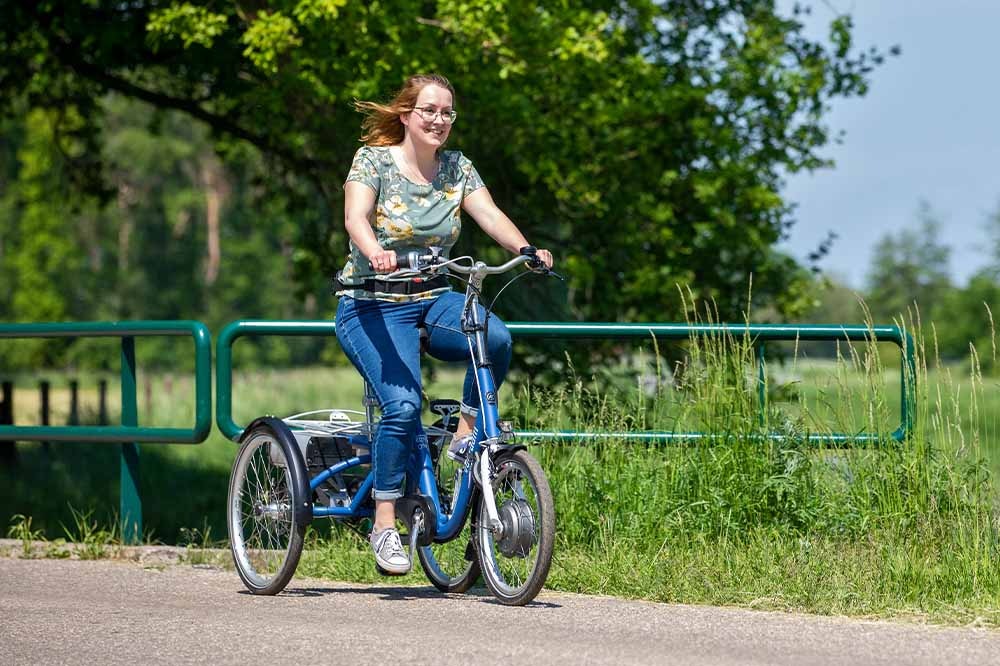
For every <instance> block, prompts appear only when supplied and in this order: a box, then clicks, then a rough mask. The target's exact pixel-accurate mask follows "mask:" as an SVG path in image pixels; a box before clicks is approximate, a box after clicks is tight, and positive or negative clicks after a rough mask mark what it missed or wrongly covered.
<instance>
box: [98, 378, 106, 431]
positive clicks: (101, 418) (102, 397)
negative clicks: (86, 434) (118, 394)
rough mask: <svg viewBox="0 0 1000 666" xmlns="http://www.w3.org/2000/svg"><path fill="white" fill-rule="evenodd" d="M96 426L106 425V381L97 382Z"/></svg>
mask: <svg viewBox="0 0 1000 666" xmlns="http://www.w3.org/2000/svg"><path fill="white" fill-rule="evenodd" d="M97 424H98V425H108V380H107V379H102V380H101V381H99V382H97Z"/></svg>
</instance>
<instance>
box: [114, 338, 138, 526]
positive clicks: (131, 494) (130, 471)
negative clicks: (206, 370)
mask: <svg viewBox="0 0 1000 666" xmlns="http://www.w3.org/2000/svg"><path fill="white" fill-rule="evenodd" d="M136 403H137V400H136V389H135V338H133V337H132V336H124V337H122V425H123V426H132V427H135V426H138V425H139V410H138V407H137V404H136ZM119 512H120V513H121V527H122V540H123V541H124V542H125V543H139V540H140V539H141V538H142V498H141V497H139V445H138V444H137V443H135V442H123V443H122V454H121V500H120V509H119Z"/></svg>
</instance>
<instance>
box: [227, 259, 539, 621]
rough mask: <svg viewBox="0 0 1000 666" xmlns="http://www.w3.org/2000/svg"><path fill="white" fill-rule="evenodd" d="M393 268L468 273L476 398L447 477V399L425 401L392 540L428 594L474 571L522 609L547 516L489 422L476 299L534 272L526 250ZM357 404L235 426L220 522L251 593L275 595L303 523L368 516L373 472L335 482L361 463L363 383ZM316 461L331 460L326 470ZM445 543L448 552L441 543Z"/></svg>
mask: <svg viewBox="0 0 1000 666" xmlns="http://www.w3.org/2000/svg"><path fill="white" fill-rule="evenodd" d="M400 264H401V265H403V266H407V265H408V266H409V267H410V268H409V269H408V270H407V269H405V268H404V269H403V270H401V271H398V272H397V273H396V274H393V275H394V276H395V277H399V278H404V277H412V275H413V273H414V272H419V273H420V274H421V275H423V276H427V275H429V274H430V275H433V274H440V273H441V272H442V271H443V270H444V269H446V268H447V269H449V270H451V271H455V272H458V273H464V274H465V275H467V276H468V279H467V285H468V286H467V289H466V299H465V308H464V310H463V316H462V322H461V325H462V332H463V333H464V334H465V335H466V337H467V339H468V340H469V354H470V359H471V360H472V362H473V364H474V366H475V376H476V389H477V391H478V393H479V396H480V410H479V415H478V417H477V420H476V427H475V428H474V430H473V434H474V438H473V442H472V444H471V445H470V446H469V448H468V451H467V452H466V453H465V455H464V457H462V458H461V459H460V460H459V461H458V462H457V463H456V465H457V469H454V470H450V469H448V467H446V465H448V464H450V463H447V460H448V458H447V454H446V451H447V449H448V445H449V443H450V441H451V438H452V432H454V427H455V425H457V419H456V415H457V414H458V412H459V404H458V402H456V401H454V400H439V401H432V403H431V411H432V412H434V413H436V414H437V415H438V416H439V417H440V419H439V420H438V421H437V422H436V423H435V424H433V425H430V426H421V428H420V431H419V433H418V435H417V439H416V442H415V444H416V446H414V447H413V451H412V453H411V455H410V457H409V459H408V462H407V474H406V478H407V483H406V487H405V494H404V496H403V497H402V498H400V499H398V500H397V501H396V515H397V518H398V519H399V520H400V521H401V522H402V523H403V524H404V525H405V535H404V539H403V541H404V543H406V544H408V545H409V548H410V555H411V562H412V561H413V559H414V556H416V559H419V562H420V565H421V567H422V568H423V570H424V572H425V574H426V575H427V577H428V579H429V580H430V581H431V582H432V583H433V584H434V585H435V587H437V588H438V589H440V590H442V591H445V592H466V591H468V590H469V589H470V588H471V587H472V586H473V584H474V583H475V582H476V581H477V580H478V579H479V577H480V574H482V578H483V580H484V581H485V583H486V586H487V587H488V588H489V590H490V591H491V592H492V593H493V594H494V596H495V597H496V598H497V599H498V600H499V601H500V602H501V603H504V604H508V605H524V604H526V603H528V602H530V601H531V600H532V599H534V597H535V596H536V595H537V594H538V592H539V591H540V590H541V588H542V586H543V585H544V583H545V579H546V577H547V576H548V571H549V567H550V565H551V559H552V546H553V541H554V535H555V510H554V507H553V501H552V493H551V489H550V488H549V484H548V481H547V479H546V477H545V474H544V472H543V471H542V468H541V466H540V465H539V464H538V462H537V461H536V460H535V459H534V458H533V457H532V456H531V455H530V454H529V453H528V452H527V450H526V449H525V447H524V446H521V445H519V444H517V443H516V442H514V436H513V429H512V428H511V427H510V425H509V424H507V423H505V422H503V421H501V420H500V414H499V409H498V404H497V387H496V383H495V381H494V378H493V374H492V372H491V364H490V359H489V358H488V354H487V351H486V349H487V347H486V345H485V317H484V316H483V312H484V311H483V310H482V308H481V307H480V306H479V294H480V292H481V288H482V282H483V279H484V278H485V277H486V276H487V275H491V274H497V273H501V272H506V271H508V270H510V269H512V268H515V267H517V266H520V265H523V264H528V265H529V266H531V267H532V268H534V269H535V270H538V269H539V262H538V260H537V258H536V257H535V256H534V254H533V253H532V252H530V251H528V252H526V253H525V254H522V255H521V256H518V257H516V258H515V259H512V260H510V261H508V262H507V263H505V264H503V265H501V266H487V265H486V264H484V263H482V262H477V261H473V260H471V259H470V258H467V257H463V258H459V259H453V260H446V259H443V258H441V257H440V256H439V255H437V253H432V254H430V255H425V256H419V255H416V253H412V254H411V256H409V257H402V258H401V261H400ZM363 403H364V408H365V410H364V412H360V411H354V410H343V409H323V410H317V411H311V412H305V413H302V414H297V415H294V416H290V417H287V418H284V419H279V418H276V417H273V416H265V417H260V418H258V419H256V420H254V421H253V422H252V423H251V424H250V425H248V426H247V427H246V429H245V430H244V431H243V433H242V435H241V437H240V440H239V441H240V450H239V452H238V453H237V456H236V460H235V461H234V463H233V472H232V477H231V479H230V487H229V498H228V504H227V507H228V509H227V525H228V528H229V535H230V545H231V548H232V552H233V559H234V562H235V564H236V569H237V572H238V573H239V575H240V578H241V579H242V580H243V582H244V584H245V585H246V586H247V588H248V589H249V590H250V591H251V592H253V593H255V594H277V593H278V592H280V591H281V590H283V589H284V588H285V586H286V585H287V584H288V582H289V580H291V578H292V575H293V574H294V571H295V568H296V567H297V566H298V561H299V558H300V556H301V552H302V548H303V543H304V534H305V529H306V527H307V526H308V525H309V523H311V522H312V521H313V520H314V519H317V518H332V519H336V520H343V521H359V520H361V519H364V518H369V517H371V516H372V514H373V508H374V501H373V499H372V486H373V482H374V474H373V472H372V471H371V470H369V471H368V472H367V475H366V476H365V477H364V479H363V480H362V481H360V482H358V480H357V476H354V477H353V483H354V484H355V485H354V486H353V487H351V485H350V484H349V483H347V482H346V481H345V473H349V472H351V471H362V470H363V469H364V467H365V466H368V465H371V462H372V456H371V447H372V445H373V442H374V438H375V432H376V428H377V419H376V416H375V408H376V405H377V399H376V397H375V395H374V392H373V390H372V388H371V386H370V385H369V384H368V383H367V382H366V383H365V393H364V400H363ZM320 415H322V416H324V418H317V417H318V416H320ZM359 417H363V418H362V419H359ZM346 452H350V455H348V454H347V453H346ZM327 455H331V456H333V457H336V458H337V461H336V462H335V463H333V464H326V456H327ZM317 457H318V458H319V459H320V460H322V461H323V462H322V463H321V464H317V460H316V458H317ZM449 483H450V484H451V485H450V487H449ZM443 491H444V492H446V493H447V496H446V497H443V496H442V494H443ZM316 500H319V501H316ZM470 514H471V516H472V520H471V524H470V532H471V536H470V540H469V541H468V542H466V543H465V544H462V543H461V542H459V537H460V536H461V534H462V530H463V528H464V526H465V525H466V524H467V523H469V522H470V521H469V518H470ZM248 530H249V532H248ZM453 542H455V543H456V544H457V547H453V548H449V547H448V546H445V545H444V544H450V543H453ZM382 573H385V572H382Z"/></svg>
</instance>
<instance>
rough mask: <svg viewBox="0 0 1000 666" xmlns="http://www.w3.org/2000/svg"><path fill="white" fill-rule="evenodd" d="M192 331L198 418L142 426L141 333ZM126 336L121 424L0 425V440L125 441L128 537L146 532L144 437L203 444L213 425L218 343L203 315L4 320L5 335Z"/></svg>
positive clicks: (125, 525) (125, 529) (123, 479)
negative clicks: (184, 424)
mask: <svg viewBox="0 0 1000 666" xmlns="http://www.w3.org/2000/svg"><path fill="white" fill-rule="evenodd" d="M149 336H191V337H192V338H193V339H194V346H195V419H194V425H193V426H192V427H191V428H161V427H157V428H151V427H140V426H139V419H138V406H137V400H136V381H135V376H136V375H135V338H136V337H149ZM65 337H86V338H95V337H105V338H108V337H110V338H121V396H122V412H121V425H119V426H84V425H73V426H16V425H14V426H11V425H5V426H0V440H21V441H46V442H59V441H73V442H111V443H121V445H122V450H121V504H120V513H121V516H120V517H121V523H122V537H123V538H124V539H125V540H126V541H128V542H136V541H138V540H139V538H140V537H141V535H142V500H141V498H140V496H139V446H138V444H139V443H140V442H142V443H150V442H163V443H179V444H198V443H199V442H203V441H204V440H205V438H207V437H208V434H209V432H211V428H212V343H211V338H210V336H209V334H208V329H207V328H206V327H205V325H204V324H202V323H201V322H198V321H119V322H70V323H50V324H0V338H65Z"/></svg>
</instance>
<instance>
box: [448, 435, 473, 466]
mask: <svg viewBox="0 0 1000 666" xmlns="http://www.w3.org/2000/svg"><path fill="white" fill-rule="evenodd" d="M474 439H475V438H474V436H473V434H472V433H471V432H470V433H468V434H466V435H462V436H461V437H453V438H452V439H451V444H450V445H449V446H448V457H449V458H451V459H452V460H454V461H455V462H465V456H466V455H467V454H468V453H469V447H471V446H472V442H473V441H474Z"/></svg>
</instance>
